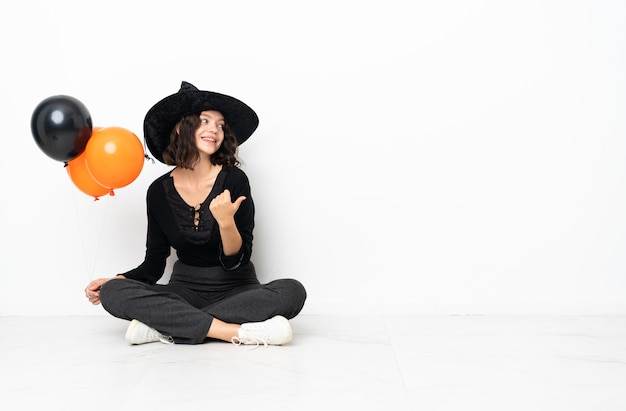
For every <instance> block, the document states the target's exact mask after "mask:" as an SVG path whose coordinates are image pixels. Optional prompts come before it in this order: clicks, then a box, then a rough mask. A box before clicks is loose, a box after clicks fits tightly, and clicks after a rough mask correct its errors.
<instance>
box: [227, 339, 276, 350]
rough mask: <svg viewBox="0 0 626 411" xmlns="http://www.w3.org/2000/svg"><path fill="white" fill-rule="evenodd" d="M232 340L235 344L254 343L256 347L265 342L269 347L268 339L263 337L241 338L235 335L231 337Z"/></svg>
mask: <svg viewBox="0 0 626 411" xmlns="http://www.w3.org/2000/svg"><path fill="white" fill-rule="evenodd" d="M230 341H231V342H232V343H233V344H235V345H241V344H254V345H255V347H254V348H258V347H259V346H260V345H261V344H263V345H264V346H265V348H267V341H265V340H263V339H261V338H250V337H246V338H239V337H233V338H231V339H230Z"/></svg>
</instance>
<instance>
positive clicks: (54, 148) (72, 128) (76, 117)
mask: <svg viewBox="0 0 626 411" xmlns="http://www.w3.org/2000/svg"><path fill="white" fill-rule="evenodd" d="M30 128H31V131H32V133H33V137H34V138H35V142H36V143H37V145H38V146H39V148H40V149H41V151H43V152H44V153H45V154H46V155H47V156H48V157H50V158H53V159H54V160H57V161H63V162H67V161H70V160H71V159H73V158H75V157H77V156H78V155H79V154H80V153H82V152H83V151H84V150H85V146H86V145H87V141H89V138H90V137H91V130H92V124H91V115H90V114H89V111H88V110H87V107H85V105H84V104H83V103H81V102H80V101H78V100H77V99H75V98H74V97H70V96H62V95H61V96H52V97H48V98H47V99H45V100H43V101H42V102H41V103H39V104H38V105H37V107H36V108H35V110H34V111H33V115H32V117H31V121H30Z"/></svg>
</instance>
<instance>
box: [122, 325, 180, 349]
mask: <svg viewBox="0 0 626 411" xmlns="http://www.w3.org/2000/svg"><path fill="white" fill-rule="evenodd" d="M126 341H128V343H129V344H145V343H151V342H157V341H160V342H162V343H164V344H174V340H173V339H172V337H170V336H167V335H163V334H161V333H160V332H158V331H157V330H155V329H154V328H152V327H148V326H147V325H145V324H144V323H142V322H141V321H137V320H132V321H131V322H130V324H129V325H128V329H127V330H126Z"/></svg>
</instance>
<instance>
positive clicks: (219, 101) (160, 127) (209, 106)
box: [143, 81, 259, 163]
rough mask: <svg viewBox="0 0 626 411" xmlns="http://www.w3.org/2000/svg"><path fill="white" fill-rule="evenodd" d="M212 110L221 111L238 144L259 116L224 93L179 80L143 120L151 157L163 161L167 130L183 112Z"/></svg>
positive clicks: (168, 139) (245, 137)
mask: <svg viewBox="0 0 626 411" xmlns="http://www.w3.org/2000/svg"><path fill="white" fill-rule="evenodd" d="M206 110H216V111H219V112H220V113H222V115H223V116H224V119H225V120H226V122H227V123H228V125H229V126H230V127H231V128H232V129H233V131H234V133H235V136H236V137H237V142H238V144H239V145H241V144H243V143H244V142H245V141H246V140H247V139H248V138H250V136H251V135H252V133H254V131H255V130H256V128H257V127H258V125H259V117H258V116H257V114H256V113H255V112H254V110H252V109H251V108H250V107H249V106H248V105H247V104H245V103H244V102H242V101H240V100H238V99H236V98H234V97H231V96H227V95H225V94H220V93H216V92H213V91H202V90H198V89H197V88H196V87H195V86H194V85H192V84H190V83H187V82H186V81H183V82H182V83H181V86H180V90H179V91H178V92H177V93H176V94H172V95H170V96H167V97H165V98H164V99H162V100H161V101H159V102H158V103H156V104H155V105H154V106H152V108H151V109H150V110H148V113H147V114H146V117H145V119H144V122H143V132H144V138H145V140H146V145H147V147H148V150H150V152H151V153H152V155H153V156H154V158H156V159H157V160H159V161H160V162H162V163H163V162H164V161H163V150H165V148H166V147H167V146H168V144H169V141H170V133H171V132H172V129H173V128H174V126H175V125H176V123H177V122H178V121H179V120H180V119H181V118H183V117H184V116H186V115H187V114H192V113H200V112H202V111H206Z"/></svg>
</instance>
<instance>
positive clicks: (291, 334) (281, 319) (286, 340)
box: [272, 315, 293, 345]
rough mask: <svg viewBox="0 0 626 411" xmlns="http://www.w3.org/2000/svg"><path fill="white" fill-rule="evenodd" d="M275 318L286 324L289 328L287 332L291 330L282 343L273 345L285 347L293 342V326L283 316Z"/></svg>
mask: <svg viewBox="0 0 626 411" xmlns="http://www.w3.org/2000/svg"><path fill="white" fill-rule="evenodd" d="M275 318H279V319H280V321H282V322H284V323H285V325H286V326H287V330H289V333H288V334H287V335H286V336H285V338H283V339H282V340H281V341H280V342H275V343H273V344H272V345H284V344H287V343H289V342H291V340H292V338H293V331H292V329H291V324H290V323H289V320H288V319H286V318H285V317H283V316H282V315H277V316H276V317H275Z"/></svg>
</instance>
